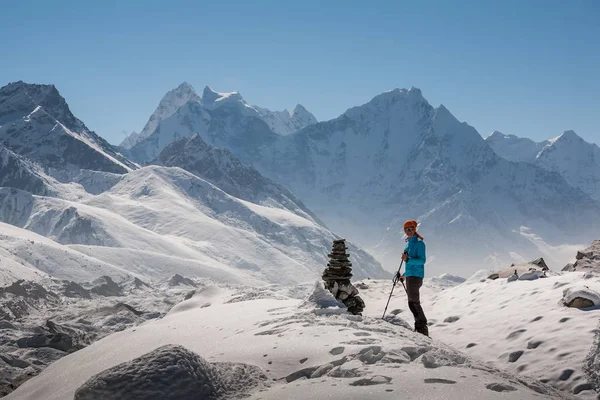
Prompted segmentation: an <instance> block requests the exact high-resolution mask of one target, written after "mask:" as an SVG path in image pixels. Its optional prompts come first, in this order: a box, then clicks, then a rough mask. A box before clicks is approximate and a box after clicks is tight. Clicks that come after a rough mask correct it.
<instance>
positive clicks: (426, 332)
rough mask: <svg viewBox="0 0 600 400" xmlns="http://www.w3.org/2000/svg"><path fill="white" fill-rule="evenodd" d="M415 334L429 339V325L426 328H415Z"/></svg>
mask: <svg viewBox="0 0 600 400" xmlns="http://www.w3.org/2000/svg"><path fill="white" fill-rule="evenodd" d="M415 332H418V333H420V334H421V335H425V336H427V337H429V328H427V325H425V326H420V327H418V328H417V327H415Z"/></svg>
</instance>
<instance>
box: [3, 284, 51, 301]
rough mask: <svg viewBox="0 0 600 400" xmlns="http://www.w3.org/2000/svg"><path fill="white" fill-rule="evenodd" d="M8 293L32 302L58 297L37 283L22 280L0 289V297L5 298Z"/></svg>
mask: <svg viewBox="0 0 600 400" xmlns="http://www.w3.org/2000/svg"><path fill="white" fill-rule="evenodd" d="M9 293H10V294H13V295H15V296H19V297H25V298H27V299H32V300H42V299H50V298H54V299H57V298H58V295H57V294H56V293H52V292H49V291H47V290H46V289H45V288H44V287H43V286H42V285H40V284H39V283H35V282H29V281H25V280H22V279H21V280H18V281H16V282H14V283H13V284H12V285H10V286H6V287H3V288H0V296H3V295H4V296H5V295H7V294H9Z"/></svg>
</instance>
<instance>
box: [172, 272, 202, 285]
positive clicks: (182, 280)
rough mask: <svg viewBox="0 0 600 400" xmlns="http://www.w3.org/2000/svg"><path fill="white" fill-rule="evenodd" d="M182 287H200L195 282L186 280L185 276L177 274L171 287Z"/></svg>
mask: <svg viewBox="0 0 600 400" xmlns="http://www.w3.org/2000/svg"><path fill="white" fill-rule="evenodd" d="M182 285H185V286H192V287H198V285H196V282H194V281H193V280H191V279H189V278H184V277H183V276H181V275H179V274H175V275H174V276H173V277H172V278H171V280H170V281H169V286H182Z"/></svg>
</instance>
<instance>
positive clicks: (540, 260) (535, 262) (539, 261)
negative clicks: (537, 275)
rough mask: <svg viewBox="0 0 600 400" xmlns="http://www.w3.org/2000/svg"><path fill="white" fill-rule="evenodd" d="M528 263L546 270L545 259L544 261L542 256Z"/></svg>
mask: <svg viewBox="0 0 600 400" xmlns="http://www.w3.org/2000/svg"><path fill="white" fill-rule="evenodd" d="M529 264H533V265H537V266H538V267H540V268H541V269H542V271H548V270H549V268H548V265H546V261H544V259H543V258H542V257H540V258H536V259H535V260H533V261H530V262H529Z"/></svg>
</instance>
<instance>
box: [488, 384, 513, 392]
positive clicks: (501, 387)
mask: <svg viewBox="0 0 600 400" xmlns="http://www.w3.org/2000/svg"><path fill="white" fill-rule="evenodd" d="M485 388H486V389H489V390H492V391H494V392H514V391H515V390H517V389H516V388H514V387H512V386H510V385H507V384H505V383H488V384H487V385H485Z"/></svg>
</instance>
